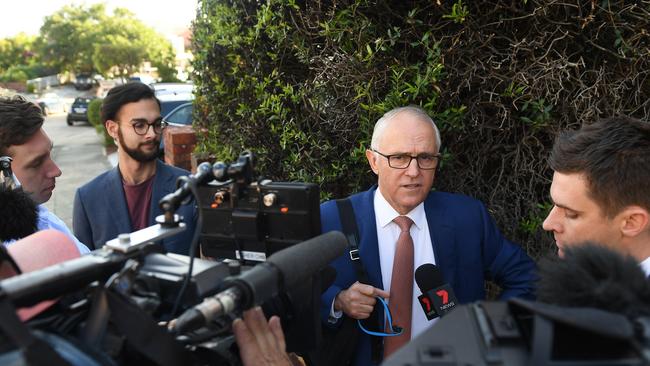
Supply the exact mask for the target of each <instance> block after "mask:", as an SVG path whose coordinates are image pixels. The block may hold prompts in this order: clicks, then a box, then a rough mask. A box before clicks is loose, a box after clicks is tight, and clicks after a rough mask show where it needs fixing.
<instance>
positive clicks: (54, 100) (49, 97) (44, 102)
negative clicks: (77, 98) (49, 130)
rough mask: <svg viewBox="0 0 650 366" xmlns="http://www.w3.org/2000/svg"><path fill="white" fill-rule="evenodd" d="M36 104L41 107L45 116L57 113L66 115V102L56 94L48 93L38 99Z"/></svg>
mask: <svg viewBox="0 0 650 366" xmlns="http://www.w3.org/2000/svg"><path fill="white" fill-rule="evenodd" d="M36 104H38V106H39V107H41V111H42V112H43V115H44V116H49V115H51V114H55V113H65V112H66V110H67V106H66V104H65V101H64V100H63V99H62V98H60V97H59V96H58V95H56V94H55V93H46V94H43V95H41V96H40V97H39V98H36Z"/></svg>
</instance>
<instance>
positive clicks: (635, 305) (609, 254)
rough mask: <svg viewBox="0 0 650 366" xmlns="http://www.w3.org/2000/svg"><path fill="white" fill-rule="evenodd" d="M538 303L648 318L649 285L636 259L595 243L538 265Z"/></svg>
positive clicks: (579, 247)
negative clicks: (590, 308) (594, 309)
mask: <svg viewBox="0 0 650 366" xmlns="http://www.w3.org/2000/svg"><path fill="white" fill-rule="evenodd" d="M539 270H540V281H539V284H538V288H537V300H538V301H540V302H545V303H548V304H553V305H558V306H568V307H593V308H598V309H602V310H606V311H611V312H614V313H619V314H623V315H625V316H627V317H629V318H636V317H639V316H650V282H649V281H648V278H647V276H646V275H645V273H643V270H642V269H641V267H640V266H639V263H638V261H637V260H636V259H634V258H632V257H630V256H623V255H621V254H619V253H617V252H615V251H613V250H611V249H609V248H606V247H604V246H602V245H599V244H597V243H584V244H579V245H576V246H573V247H571V248H568V249H567V250H565V252H564V258H562V259H559V258H553V259H551V258H544V259H542V260H541V261H540V262H539Z"/></svg>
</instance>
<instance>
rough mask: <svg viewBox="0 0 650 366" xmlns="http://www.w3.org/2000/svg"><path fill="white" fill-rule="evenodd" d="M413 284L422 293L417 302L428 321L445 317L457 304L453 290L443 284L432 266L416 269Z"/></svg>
mask: <svg viewBox="0 0 650 366" xmlns="http://www.w3.org/2000/svg"><path fill="white" fill-rule="evenodd" d="M415 282H416V283H417V284H418V287H419V288H420V291H422V295H420V296H418V300H419V302H420V306H422V310H423V311H424V314H425V315H426V317H427V319H428V320H431V319H434V318H437V317H439V316H440V317H442V316H445V315H447V314H448V313H449V312H450V311H452V310H453V309H454V308H455V307H456V305H457V304H458V299H456V295H454V290H453V289H452V288H451V286H449V284H447V283H444V280H443V279H442V273H441V272H440V270H439V269H438V267H436V266H435V265H434V264H431V263H425V264H423V265H421V266H420V267H418V268H417V269H416V270H415Z"/></svg>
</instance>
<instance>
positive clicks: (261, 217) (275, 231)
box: [199, 181, 320, 263]
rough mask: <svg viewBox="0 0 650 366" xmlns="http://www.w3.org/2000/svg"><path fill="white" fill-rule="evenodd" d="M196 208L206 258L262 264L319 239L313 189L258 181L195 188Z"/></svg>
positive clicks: (307, 185)
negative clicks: (200, 214)
mask: <svg viewBox="0 0 650 366" xmlns="http://www.w3.org/2000/svg"><path fill="white" fill-rule="evenodd" d="M199 202H201V207H200V210H201V211H203V220H204V221H203V228H202V230H201V249H202V253H203V255H205V256H208V257H213V258H229V259H243V260H244V261H246V262H248V263H250V262H261V261H264V260H266V258H268V256H270V255H271V254H273V253H275V252H277V251H279V250H282V249H285V248H287V247H289V246H291V245H293V244H296V243H299V242H301V241H304V240H306V239H309V238H312V237H314V236H317V235H318V234H320V211H319V190H318V186H317V185H316V184H311V183H294V182H269V181H262V182H259V183H258V182H254V183H251V184H249V185H248V186H245V187H244V188H243V189H233V187H232V186H226V187H224V186H221V185H219V184H215V183H208V184H206V185H204V186H201V187H199Z"/></svg>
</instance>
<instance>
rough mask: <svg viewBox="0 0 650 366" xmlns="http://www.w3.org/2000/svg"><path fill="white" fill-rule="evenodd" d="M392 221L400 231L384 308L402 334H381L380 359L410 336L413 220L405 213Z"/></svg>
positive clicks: (408, 339)
mask: <svg viewBox="0 0 650 366" xmlns="http://www.w3.org/2000/svg"><path fill="white" fill-rule="evenodd" d="M393 222H395V223H396V224H397V226H399V228H400V230H401V232H400V234H399V237H398V238H397V246H396V248H395V257H394V258H393V274H392V277H391V281H390V298H389V300H388V308H389V309H390V313H391V315H392V317H393V324H395V325H398V326H400V327H402V334H401V335H399V336H395V337H385V338H384V359H386V358H387V357H388V356H390V355H391V354H393V352H395V351H397V350H398V349H399V348H400V347H402V346H403V345H405V344H406V343H408V342H409V341H410V340H411V316H412V314H411V309H412V306H413V238H411V232H410V230H411V225H413V221H412V220H411V219H410V218H408V217H406V216H398V217H396V218H395V219H394V220H393Z"/></svg>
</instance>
